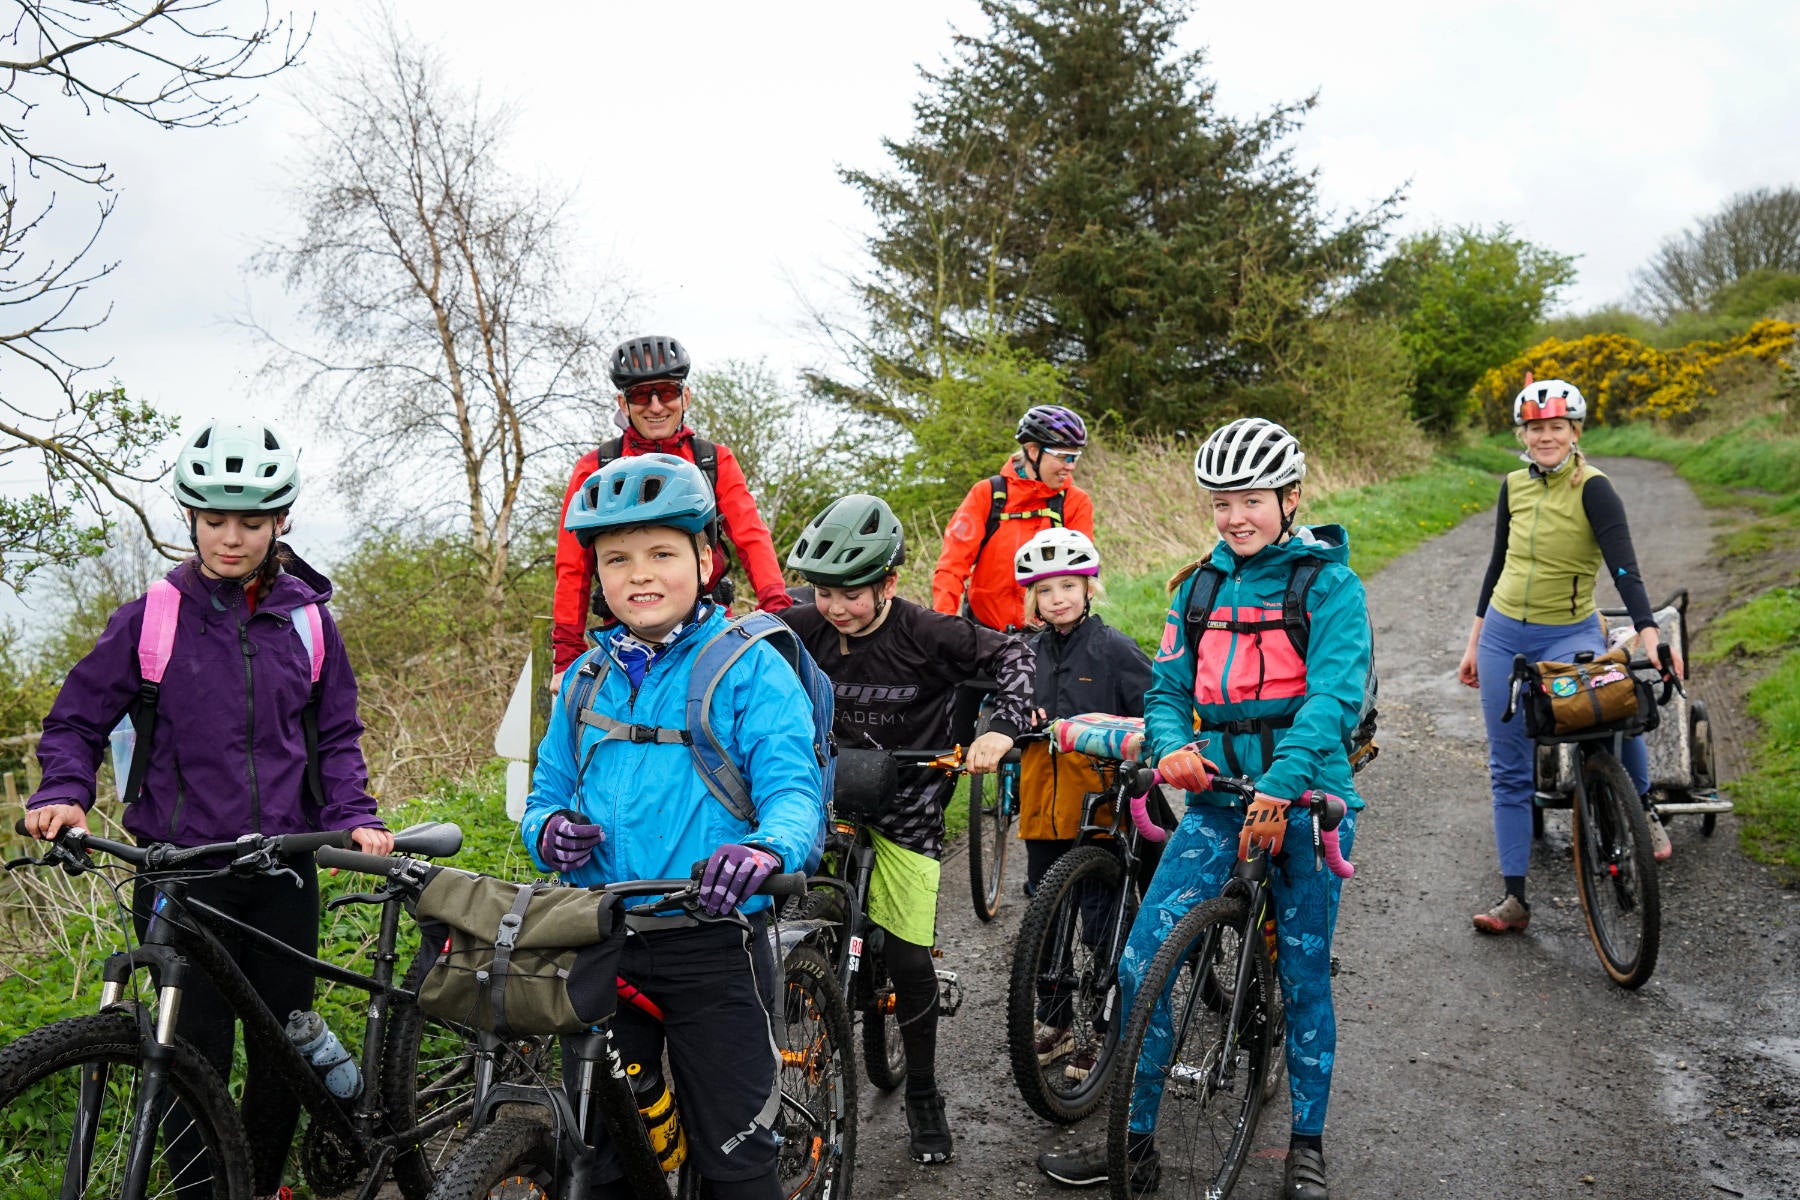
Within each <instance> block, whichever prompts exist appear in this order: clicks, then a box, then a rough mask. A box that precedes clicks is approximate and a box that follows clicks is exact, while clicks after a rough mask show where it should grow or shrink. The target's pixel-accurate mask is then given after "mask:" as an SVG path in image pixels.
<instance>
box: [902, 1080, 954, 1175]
mask: <svg viewBox="0 0 1800 1200" xmlns="http://www.w3.org/2000/svg"><path fill="white" fill-rule="evenodd" d="M906 1127H907V1128H908V1129H910V1130H911V1131H912V1157H913V1161H914V1162H921V1163H942V1162H949V1161H950V1158H951V1156H952V1155H953V1154H955V1153H956V1149H955V1141H954V1139H952V1138H951V1136H950V1121H949V1118H948V1117H946V1116H945V1114H944V1097H943V1094H942V1093H940V1092H933V1093H931V1095H929V1096H918V1097H914V1096H908V1097H907V1098H906Z"/></svg>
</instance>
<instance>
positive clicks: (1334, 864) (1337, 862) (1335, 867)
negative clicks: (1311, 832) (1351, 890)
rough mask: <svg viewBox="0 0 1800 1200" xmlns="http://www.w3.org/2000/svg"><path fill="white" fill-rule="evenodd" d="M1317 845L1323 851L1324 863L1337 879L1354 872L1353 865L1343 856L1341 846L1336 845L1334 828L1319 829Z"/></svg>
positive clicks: (1336, 832) (1348, 876) (1345, 877)
mask: <svg viewBox="0 0 1800 1200" xmlns="http://www.w3.org/2000/svg"><path fill="white" fill-rule="evenodd" d="M1319 846H1320V848H1321V849H1323V850H1324V851H1325V865H1326V866H1327V867H1329V868H1330V869H1331V873H1332V874H1333V875H1336V876H1337V877H1338V878H1339V879H1348V878H1350V877H1351V876H1352V875H1354V874H1356V867H1355V865H1354V864H1353V863H1351V862H1350V860H1349V859H1347V858H1345V857H1344V851H1343V848H1342V847H1340V846H1339V845H1338V831H1337V830H1336V829H1322V830H1320V831H1319Z"/></svg>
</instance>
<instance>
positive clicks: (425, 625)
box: [332, 529, 552, 796]
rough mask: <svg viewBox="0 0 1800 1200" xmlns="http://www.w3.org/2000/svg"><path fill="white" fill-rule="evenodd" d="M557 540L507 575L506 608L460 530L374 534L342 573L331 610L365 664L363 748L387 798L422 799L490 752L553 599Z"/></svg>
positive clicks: (520, 550)
mask: <svg viewBox="0 0 1800 1200" xmlns="http://www.w3.org/2000/svg"><path fill="white" fill-rule="evenodd" d="M549 545H550V543H549V542H548V538H547V537H545V538H541V539H540V541H539V542H538V543H537V544H536V547H535V553H531V552H529V550H528V549H527V548H526V543H525V542H524V539H518V540H515V542H514V555H515V561H522V562H528V563H530V564H531V565H530V566H529V567H528V568H527V569H525V570H524V571H522V572H521V573H519V574H517V575H515V576H514V577H513V578H512V579H511V580H509V581H508V587H507V589H506V591H505V593H504V604H503V607H501V608H500V609H498V610H496V609H495V608H494V606H493V604H492V601H491V599H490V597H489V593H488V591H487V583H486V580H487V576H486V565H485V563H484V562H483V561H482V559H481V558H480V557H479V556H478V555H477V554H476V553H475V552H474V551H473V550H472V549H471V548H470V547H469V546H468V544H467V543H466V542H465V541H463V540H462V539H459V538H457V537H454V536H451V535H447V534H415V533H408V532H405V531H402V530H399V529H390V530H377V531H373V532H371V533H368V534H366V535H365V536H364V538H363V540H362V541H361V542H359V543H358V544H357V545H356V546H355V548H354V549H352V551H351V552H350V555H349V556H348V557H347V558H346V559H345V560H344V561H343V562H342V563H341V564H339V565H338V567H337V568H336V569H335V570H334V571H333V573H332V580H333V583H334V585H335V588H336V590H335V592H334V595H333V600H332V612H333V614H334V615H335V617H336V619H337V622H338V628H339V629H340V630H341V631H342V633H343V637H344V645H345V648H346V650H347V651H348V652H349V655H350V663H351V666H352V667H354V668H355V670H356V675H357V686H358V709H359V712H360V714H361V716H362V719H363V723H364V725H365V726H366V732H365V734H364V736H363V753H364V755H365V756H366V757H367V758H368V761H369V780H370V788H371V790H372V791H374V792H375V794H376V795H378V796H405V795H408V794H417V793H419V792H421V791H423V790H424V789H426V788H428V787H429V786H431V785H432V784H434V783H436V782H437V781H439V780H442V779H461V778H467V777H469V776H471V775H472V774H473V773H474V772H475V769H476V768H477V767H478V766H479V765H480V764H481V763H483V762H485V761H486V760H487V759H488V757H489V756H490V755H491V742H490V739H491V737H492V731H493V730H494V728H495V727H496V726H497V725H498V724H499V723H500V715H501V713H503V712H504V711H505V709H506V702H507V700H508V698H509V697H510V696H511V695H512V689H513V685H514V683H515V682H516V681H517V679H518V677H519V668H520V665H521V664H522V661H523V659H524V657H525V651H526V648H527V646H528V645H529V641H528V637H529V630H530V625H531V618H532V616H533V615H535V614H537V613H540V612H543V611H545V610H547V609H548V608H549V606H550V594H551V570H550V565H549V563H550V559H551V557H552V552H551V551H550V549H549Z"/></svg>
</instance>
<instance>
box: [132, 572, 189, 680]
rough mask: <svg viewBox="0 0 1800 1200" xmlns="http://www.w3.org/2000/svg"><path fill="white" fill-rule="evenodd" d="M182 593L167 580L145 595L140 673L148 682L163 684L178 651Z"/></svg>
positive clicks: (159, 581) (139, 644)
mask: <svg viewBox="0 0 1800 1200" xmlns="http://www.w3.org/2000/svg"><path fill="white" fill-rule="evenodd" d="M180 608H181V593H180V592H179V591H177V590H176V588H175V585H174V584H172V583H170V582H169V581H168V580H166V579H159V580H157V581H156V582H155V583H153V584H151V585H150V590H149V591H148V592H146V593H145V594H144V625H143V628H142V629H140V630H139V631H138V674H140V675H142V676H143V678H144V682H146V683H161V682H162V678H163V673H164V672H165V671H167V670H168V669H169V654H170V652H171V651H172V650H173V649H174V648H175V615H176V613H177V612H178V611H179V610H180Z"/></svg>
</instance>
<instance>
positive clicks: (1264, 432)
mask: <svg viewBox="0 0 1800 1200" xmlns="http://www.w3.org/2000/svg"><path fill="white" fill-rule="evenodd" d="M1194 474H1195V477H1196V479H1197V481H1198V482H1199V484H1200V488H1201V490H1202V492H1203V493H1205V494H1206V495H1207V497H1208V501H1209V503H1210V506H1211V509H1212V514H1213V524H1214V526H1215V527H1216V528H1217V530H1218V533H1219V542H1218V544H1217V545H1216V546H1215V547H1214V548H1213V551H1212V553H1211V555H1210V556H1209V557H1208V558H1207V559H1203V560H1201V562H1197V563H1195V564H1194V566H1193V567H1192V568H1190V569H1189V570H1188V571H1186V572H1184V573H1182V574H1180V575H1177V576H1176V578H1175V580H1173V581H1172V583H1171V589H1172V591H1173V593H1174V594H1173V597H1172V601H1171V603H1170V606H1169V615H1168V618H1167V621H1166V623H1165V624H1164V627H1163V636H1162V644H1161V649H1160V650H1159V651H1158V653H1157V656H1156V662H1155V665H1154V666H1153V667H1152V670H1151V679H1150V691H1149V694H1148V695H1147V696H1146V697H1145V701H1144V731H1145V740H1146V742H1147V743H1148V747H1147V748H1148V750H1149V753H1150V755H1153V756H1155V757H1156V761H1157V765H1158V768H1159V769H1160V770H1161V772H1162V777H1163V781H1164V782H1165V783H1170V784H1173V785H1175V786H1176V787H1180V788H1183V789H1185V790H1186V791H1187V793H1188V797H1187V811H1186V813H1185V814H1184V815H1183V817H1182V818H1181V823H1180V825H1179V827H1178V828H1177V829H1176V830H1175V832H1174V833H1173V834H1172V835H1171V836H1170V838H1169V841H1168V844H1167V845H1166V847H1165V848H1164V850H1163V856H1162V861H1161V863H1160V864H1159V865H1158V867H1157V870H1156V875H1155V876H1154V878H1153V879H1152V880H1151V883H1150V887H1149V889H1148V890H1147V891H1146V892H1145V895H1144V902H1143V905H1142V907H1141V908H1140V909H1139V911H1138V915H1137V918H1136V919H1135V920H1134V921H1133V922H1132V927H1131V936H1130V938H1129V940H1128V941H1127V942H1126V946H1125V954H1124V958H1123V960H1122V961H1121V962H1120V965H1119V974H1120V992H1121V997H1120V1007H1121V1011H1122V1012H1127V1013H1129V1012H1130V1011H1131V1006H1132V1004H1133V1003H1134V1001H1135V1000H1136V993H1137V989H1138V986H1139V985H1140V983H1141V982H1142V980H1143V977H1144V972H1145V971H1146V970H1147V969H1148V968H1149V965H1150V960H1151V959H1152V958H1153V957H1154V956H1155V954H1156V951H1157V949H1158V947H1159V946H1160V944H1161V942H1162V938H1163V934H1164V932H1165V931H1166V930H1168V929H1170V928H1171V927H1173V926H1174V925H1175V923H1176V922H1177V921H1179V920H1180V919H1181V918H1182V917H1183V916H1185V915H1186V914H1187V912H1188V910H1189V909H1191V908H1193V907H1194V905H1196V904H1199V903H1201V902H1202V901H1205V900H1210V899H1212V898H1213V897H1214V896H1217V895H1218V894H1219V891H1220V889H1221V888H1222V887H1223V886H1224V884H1225V881H1226V879H1228V878H1229V877H1230V875H1231V871H1232V868H1233V866H1234V864H1235V863H1236V861H1237V860H1238V859H1239V858H1242V857H1244V856H1246V855H1247V854H1248V853H1249V849H1250V847H1251V846H1252V845H1266V846H1267V847H1268V848H1269V853H1270V855H1271V860H1272V864H1273V866H1272V870H1271V871H1270V880H1271V882H1272V884H1273V889H1274V904H1275V912H1276V914H1277V919H1278V923H1279V930H1280V932H1279V937H1280V952H1279V954H1278V956H1277V958H1276V970H1277V974H1278V975H1279V977H1280V980H1281V993H1282V998H1283V1000H1284V1001H1285V1004H1286V1023H1287V1047H1286V1048H1287V1068H1288V1096H1289V1099H1290V1100H1291V1102H1292V1109H1293V1127H1292V1132H1291V1133H1290V1136H1289V1141H1288V1158H1287V1169H1286V1173H1285V1177H1284V1179H1283V1183H1282V1196H1283V1200H1329V1197H1330V1190H1329V1187H1328V1185H1327V1182H1326V1175H1325V1158H1324V1150H1323V1140H1322V1139H1323V1135H1324V1130H1325V1107H1326V1102H1327V1100H1328V1098H1329V1096H1330V1091H1331V1068H1332V1061H1333V1058H1334V1057H1335V1054H1336V1047H1337V1022H1336V1018H1335V1016H1334V1014H1333V1011H1332V1004H1331V936H1332V931H1333V929H1334V927H1335V926H1336V924H1337V909H1338V891H1339V888H1340V886H1341V881H1340V880H1339V879H1338V878H1337V876H1335V875H1333V874H1332V873H1331V872H1329V871H1327V870H1324V869H1323V868H1319V867H1317V865H1316V864H1315V863H1314V861H1313V858H1312V855H1311V854H1310V853H1309V852H1308V851H1307V849H1306V847H1308V846H1309V845H1310V842H1311V828H1310V818H1309V816H1308V814H1307V813H1306V811H1305V809H1304V808H1302V809H1301V810H1299V811H1298V812H1297V813H1295V814H1294V815H1293V816H1289V814H1288V806H1289V805H1290V804H1292V803H1295V802H1297V801H1298V800H1299V799H1300V797H1301V795H1302V794H1303V793H1304V792H1306V791H1307V790H1308V789H1317V790H1321V791H1326V792H1330V793H1333V794H1334V795H1338V796H1341V797H1343V799H1344V800H1345V802H1346V803H1347V804H1348V805H1349V808H1350V811H1349V813H1348V814H1346V815H1345V817H1344V820H1343V823H1342V824H1341V825H1339V826H1338V837H1339V841H1340V845H1341V846H1342V848H1343V852H1344V853H1345V854H1346V855H1347V854H1349V852H1350V847H1351V845H1352V843H1353V841H1354V839H1355V833H1356V818H1357V814H1358V812H1359V811H1360V810H1361V808H1362V805H1363V802H1362V800H1361V798H1360V797H1358V796H1357V794H1356V791H1355V789H1354V787H1353V786H1352V784H1351V768H1350V762H1349V756H1348V752H1347V750H1346V741H1347V739H1348V737H1349V735H1350V734H1351V732H1352V731H1353V730H1354V729H1355V728H1356V726H1357V723H1358V721H1359V719H1360V717H1361V710H1362V703H1363V692H1364V685H1365V681H1366V678H1367V675H1368V671H1369V661H1370V654H1371V652H1372V645H1371V634H1370V628H1369V619H1368V606H1367V601H1366V598H1365V596H1364V593H1363V587H1362V581H1361V580H1359V579H1358V578H1357V577H1356V573H1355V572H1353V571H1352V570H1351V569H1350V567H1349V565H1348V559H1349V544H1348V540H1347V538H1346V535H1345V533H1344V531H1343V529H1342V528H1340V527H1339V526H1336V525H1323V526H1305V525H1295V524H1294V514H1295V511H1296V509H1297V508H1298V507H1299V504H1300V481H1301V479H1302V478H1304V477H1305V474H1306V458H1305V455H1304V454H1302V453H1301V452H1300V446H1299V443H1298V442H1296V441H1295V440H1294V436H1293V435H1292V434H1291V433H1289V432H1288V431H1287V430H1285V429H1283V428H1282V427H1281V426H1279V425H1276V424H1274V423H1273V422H1271V421H1266V420H1263V419H1261V418H1256V417H1248V418H1244V419H1242V420H1238V421H1233V422H1232V423H1231V424H1229V425H1226V426H1224V427H1223V428H1221V429H1218V430H1216V431H1215V432H1214V433H1213V434H1212V436H1210V437H1209V438H1207V440H1206V441H1205V443H1203V444H1202V445H1201V447H1200V450H1199V452H1198V453H1197V454H1196V455H1195V456H1194ZM1304 558H1313V559H1318V560H1320V561H1321V563H1322V564H1323V565H1322V566H1321V567H1320V569H1319V572H1318V575H1317V576H1316V577H1315V578H1314V580H1313V583H1312V587H1311V588H1310V590H1309V591H1308V592H1307V601H1308V603H1307V608H1308V612H1309V627H1310V629H1309V638H1308V647H1309V648H1308V651H1307V653H1306V654H1305V655H1304V656H1302V655H1301V654H1300V652H1299V651H1298V649H1297V648H1296V647H1295V646H1294V645H1293V644H1292V642H1291V641H1290V640H1289V638H1288V637H1287V636H1286V635H1285V633H1284V632H1283V629H1282V622H1281V616H1282V600H1283V598H1284V597H1285V596H1286V594H1287V589H1288V583H1289V578H1290V575H1291V574H1292V572H1293V569H1294V565H1295V563H1296V562H1297V561H1299V560H1301V559H1304ZM1208 562H1210V564H1211V565H1212V566H1213V567H1216V568H1218V570H1219V572H1220V574H1221V576H1222V578H1221V580H1220V582H1219V588H1218V592H1217V594H1216V595H1215V597H1214V598H1213V605H1212V611H1211V612H1210V613H1208V614H1207V618H1206V624H1205V628H1204V631H1203V633H1202V634H1201V636H1200V637H1199V638H1198V641H1197V644H1190V639H1189V637H1188V629H1187V620H1186V616H1187V612H1188V607H1189V600H1190V598H1191V597H1192V595H1193V593H1194V589H1195V588H1196V587H1197V586H1198V585H1199V583H1200V580H1201V578H1202V577H1203V576H1202V572H1201V571H1200V570H1199V568H1200V567H1201V566H1203V565H1204V564H1206V563H1208ZM1196 730H1198V732H1196ZM1196 739H1198V740H1196ZM1209 760H1216V761H1218V762H1221V763H1223V764H1224V773H1226V774H1230V775H1245V776H1248V777H1249V778H1251V779H1253V780H1254V781H1255V782H1256V797H1255V800H1254V801H1253V802H1252V803H1251V805H1250V807H1249V809H1248V810H1247V811H1246V810H1245V809H1244V808H1243V807H1242V806H1241V804H1240V802H1239V801H1238V800H1237V799H1236V798H1235V797H1233V796H1231V795H1229V794H1227V793H1223V792H1214V791H1209V790H1208V788H1209V787H1210V785H1211V776H1212V774H1213V773H1214V772H1215V771H1216V770H1218V769H1219V768H1216V767H1214V765H1213V761H1209ZM1284 836H1285V837H1287V838H1291V839H1292V843H1293V844H1294V845H1296V846H1298V847H1300V849H1299V850H1298V851H1290V852H1289V853H1288V854H1287V855H1285V856H1284V855H1283V853H1282V843H1283V839H1284ZM1162 1004H1163V1006H1164V1011H1163V1012H1162V1013H1159V1019H1158V1021H1156V1022H1153V1024H1152V1026H1151V1028H1150V1030H1149V1033H1148V1034H1147V1035H1146V1037H1145V1040H1144V1050H1143V1058H1142V1060H1140V1062H1138V1063H1137V1064H1135V1067H1136V1071H1135V1076H1134V1079H1133V1081H1132V1083H1131V1084H1130V1086H1131V1089H1132V1090H1131V1116H1130V1132H1129V1134H1128V1136H1127V1139H1126V1153H1127V1158H1128V1160H1129V1162H1130V1163H1131V1167H1132V1169H1131V1180H1130V1185H1129V1188H1128V1189H1127V1190H1128V1191H1129V1193H1130V1194H1132V1195H1139V1194H1142V1193H1143V1192H1145V1191H1148V1190H1150V1189H1151V1188H1154V1187H1155V1186H1156V1182H1157V1178H1158V1175H1159V1171H1160V1162H1159V1158H1158V1155H1157V1151H1156V1148H1155V1141H1154V1135H1155V1130H1156V1119H1157V1113H1158V1107H1159V1104H1160V1100H1161V1094H1162V1084H1161V1078H1162V1076H1161V1073H1160V1071H1159V1070H1158V1067H1159V1065H1160V1063H1161V1062H1163V1061H1166V1059H1167V1057H1168V1049H1169V1042H1170V1040H1171V1036H1172V1034H1171V1030H1170V1026H1169V1017H1168V1014H1167V1011H1166V1009H1167V1004H1168V1000H1167V998H1166V997H1165V998H1163V1000H1162ZM1121 1086H1123V1084H1121ZM1038 1165H1039V1167H1040V1168H1041V1169H1042V1170H1043V1171H1044V1172H1045V1173H1046V1174H1048V1175H1049V1176H1050V1177H1051V1178H1052V1179H1055V1180H1056V1181H1058V1182H1060V1183H1063V1184H1067V1185H1070V1186H1082V1185H1086V1184H1092V1183H1099V1182H1101V1181H1103V1180H1104V1179H1105V1178H1106V1175H1107V1169H1106V1155H1105V1152H1104V1148H1102V1149H1101V1150H1100V1151H1099V1152H1098V1153H1096V1152H1094V1151H1087V1152H1076V1153H1072V1154H1062V1155H1044V1156H1042V1157H1040V1158H1039V1160H1038Z"/></svg>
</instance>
